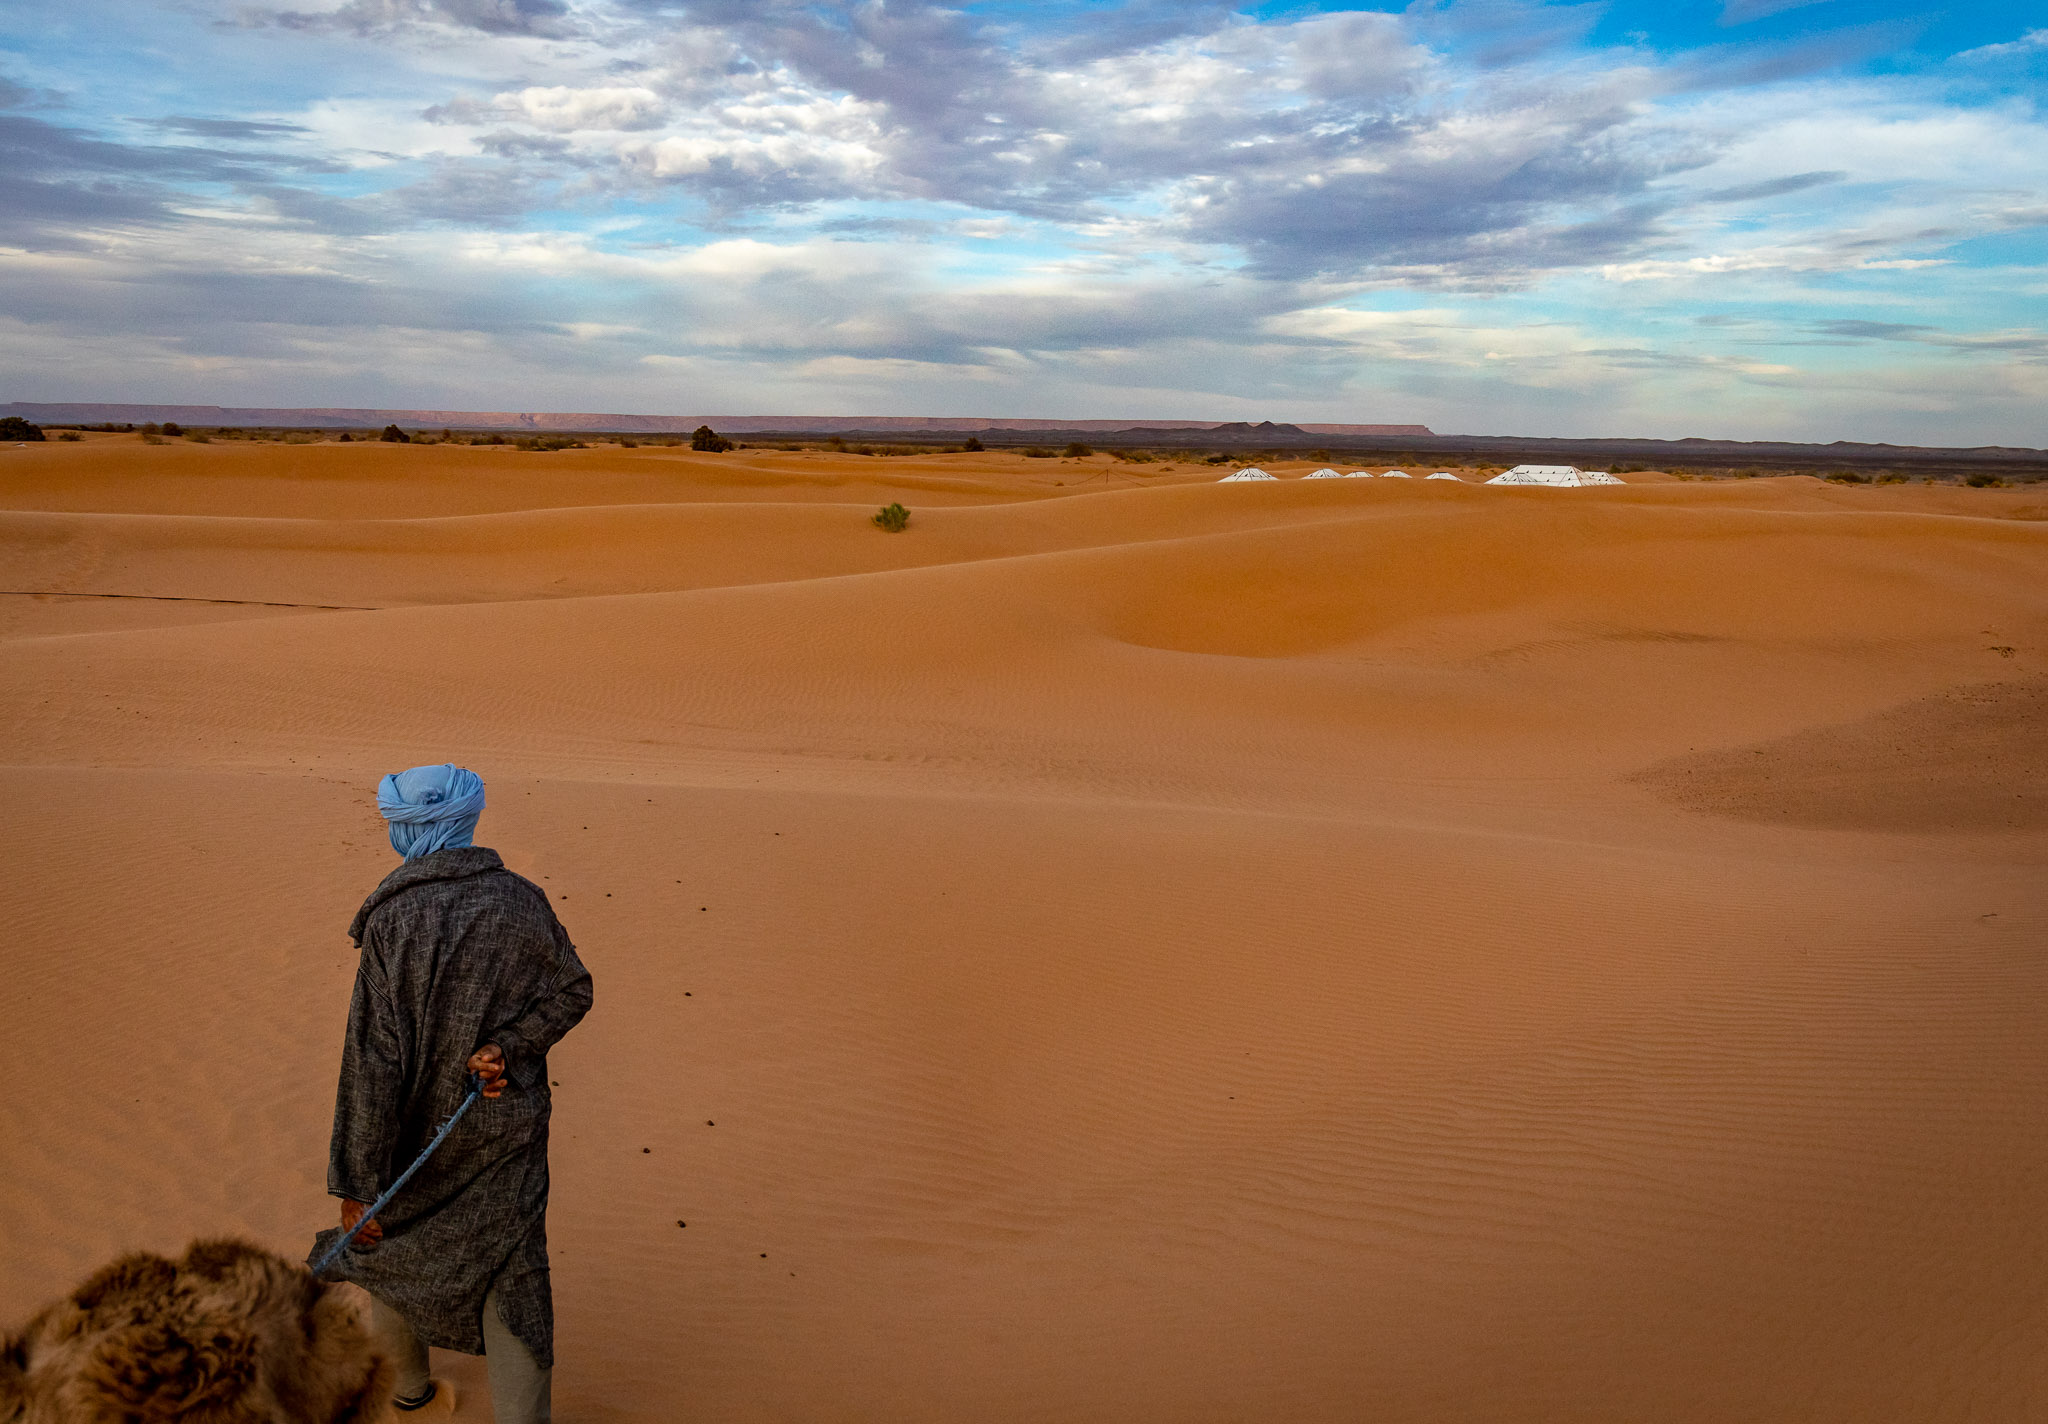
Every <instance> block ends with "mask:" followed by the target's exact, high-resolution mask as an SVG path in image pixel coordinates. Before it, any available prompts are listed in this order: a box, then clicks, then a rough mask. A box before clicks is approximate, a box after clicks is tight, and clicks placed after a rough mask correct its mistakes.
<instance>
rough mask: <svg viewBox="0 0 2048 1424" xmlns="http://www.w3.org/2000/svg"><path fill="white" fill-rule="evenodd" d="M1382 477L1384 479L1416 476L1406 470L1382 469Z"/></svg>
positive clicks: (1406, 478)
mask: <svg viewBox="0 0 2048 1424" xmlns="http://www.w3.org/2000/svg"><path fill="white" fill-rule="evenodd" d="M1380 478H1381V479H1383V480H1408V479H1413V478H1414V476H1413V475H1411V474H1409V473H1408V472H1407V471H1406V470H1382V471H1380Z"/></svg>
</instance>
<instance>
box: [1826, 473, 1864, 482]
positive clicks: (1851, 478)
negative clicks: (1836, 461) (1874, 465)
mask: <svg viewBox="0 0 2048 1424" xmlns="http://www.w3.org/2000/svg"><path fill="white" fill-rule="evenodd" d="M1828 483H1829V484H1832V485H1867V484H1869V483H1870V476H1868V475H1866V474H1864V473H1863V472H1862V471H1861V470H1837V471H1835V472H1834V473H1833V474H1832V475H1829V476H1828Z"/></svg>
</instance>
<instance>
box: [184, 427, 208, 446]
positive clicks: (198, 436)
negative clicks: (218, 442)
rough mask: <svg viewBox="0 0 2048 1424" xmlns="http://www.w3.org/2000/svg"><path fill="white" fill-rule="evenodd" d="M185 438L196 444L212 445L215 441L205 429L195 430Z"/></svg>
mask: <svg viewBox="0 0 2048 1424" xmlns="http://www.w3.org/2000/svg"><path fill="white" fill-rule="evenodd" d="M185 439H186V440H188V441H189V442H191V443H192V444H194V445H211V444H212V443H213V437H212V436H211V435H208V434H207V433H206V432H205V431H203V430H200V431H195V432H193V433H192V434H190V435H187V436H186V437H185Z"/></svg>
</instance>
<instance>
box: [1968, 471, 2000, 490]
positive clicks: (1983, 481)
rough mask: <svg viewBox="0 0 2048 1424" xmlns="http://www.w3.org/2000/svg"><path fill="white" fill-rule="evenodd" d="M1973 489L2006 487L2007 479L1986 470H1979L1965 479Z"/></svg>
mask: <svg viewBox="0 0 2048 1424" xmlns="http://www.w3.org/2000/svg"><path fill="white" fill-rule="evenodd" d="M1963 483H1964V484H1966V485H1968V486H1969V487H1970V488H1971V489H2004V488H2005V481H2004V480H2001V479H2000V478H1999V477H1998V476H1996V475H1994V474H1992V473H1990V472H1989V471H1986V470H1979V471H1978V472H1977V473H1976V474H1974V475H1971V476H1970V477H1969V478H1968V479H1966V480H1964V481H1963Z"/></svg>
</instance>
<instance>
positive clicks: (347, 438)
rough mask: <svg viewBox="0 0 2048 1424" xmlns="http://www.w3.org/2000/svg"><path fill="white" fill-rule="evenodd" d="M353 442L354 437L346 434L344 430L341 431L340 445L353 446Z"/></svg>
mask: <svg viewBox="0 0 2048 1424" xmlns="http://www.w3.org/2000/svg"><path fill="white" fill-rule="evenodd" d="M354 442H355V436H353V435H351V434H349V433H348V432H347V431H346V430H344V431H342V432H341V443H342V444H344V445H349V444H353V443H354Z"/></svg>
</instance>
